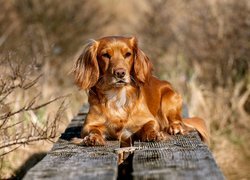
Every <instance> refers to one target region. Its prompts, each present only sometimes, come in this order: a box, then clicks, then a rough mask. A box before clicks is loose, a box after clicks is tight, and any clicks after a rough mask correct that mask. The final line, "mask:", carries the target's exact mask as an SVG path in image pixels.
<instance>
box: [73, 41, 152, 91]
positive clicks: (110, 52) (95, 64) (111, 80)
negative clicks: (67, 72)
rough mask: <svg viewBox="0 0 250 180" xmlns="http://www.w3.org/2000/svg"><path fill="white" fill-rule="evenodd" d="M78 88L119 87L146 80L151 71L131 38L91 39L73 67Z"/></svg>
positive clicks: (149, 65)
mask: <svg viewBox="0 0 250 180" xmlns="http://www.w3.org/2000/svg"><path fill="white" fill-rule="evenodd" d="M73 71H74V74H75V81H76V83H77V84H78V85H79V86H80V87H81V88H82V89H90V88H91V87H93V86H99V87H102V88H106V89H108V88H115V87H123V86H125V85H127V84H130V83H135V84H143V83H145V82H147V80H148V78H149V76H150V75H151V71H152V64H151V62H150V61H149V59H148V57H147V56H146V55H145V54H144V53H143V52H142V51H141V50H140V49H139V48H138V42H137V39H136V38H135V37H122V36H109V37H104V38H101V39H98V40H91V41H90V42H89V43H88V44H87V45H86V47H85V49H84V51H83V52H82V54H81V55H80V57H79V58H78V59H77V61H76V62H75V64H74V68H73Z"/></svg>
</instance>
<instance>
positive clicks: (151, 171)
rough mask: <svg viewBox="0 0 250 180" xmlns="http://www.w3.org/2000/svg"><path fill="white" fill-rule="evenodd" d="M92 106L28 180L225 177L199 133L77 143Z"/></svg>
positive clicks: (30, 174)
mask: <svg viewBox="0 0 250 180" xmlns="http://www.w3.org/2000/svg"><path fill="white" fill-rule="evenodd" d="M87 111H88V107H87V106H85V107H83V108H82V109H81V110H80V112H79V114H78V116H76V117H75V118H74V119H73V120H72V121H71V123H70V124H69V126H68V128H67V129H66V131H65V132H64V133H63V134H62V136H61V138H60V139H59V141H58V142H57V143H55V145H54V147H53V149H52V150H51V151H50V152H49V153H48V154H47V155H46V156H45V158H44V159H43V160H42V161H40V162H39V163H38V164H37V165H36V166H35V167H33V168H32V169H31V170H30V171H29V172H28V173H27V174H26V176H25V177H24V179H27V180H30V179H60V180H61V179H87V180H88V179H101V180H103V179H104V180H105V179H107V180H109V179H132V178H133V179H169V180H171V179H174V180H175V179H178V180H179V179H180V180H181V179H188V180H189V179H211V180H213V179H216V180H217V179H218V180H220V179H224V177H223V175H222V173H221V171H220V170H219V168H218V166H217V165H216V163H215V160H214V158H213V156H212V154H211V152H210V151H209V149H208V147H207V146H206V145H204V144H203V143H202V142H201V140H200V138H199V136H198V134H197V133H196V132H192V133H190V134H188V135H185V136H181V135H177V136H174V137H173V139H171V140H169V141H166V142H149V143H146V142H135V146H134V147H132V148H119V143H118V142H117V141H109V142H107V145H106V146H103V147H83V146H76V145H73V144H71V143H70V142H69V140H70V139H71V138H73V137H80V131H81V127H82V124H83V121H84V119H85V117H86V112H87Z"/></svg>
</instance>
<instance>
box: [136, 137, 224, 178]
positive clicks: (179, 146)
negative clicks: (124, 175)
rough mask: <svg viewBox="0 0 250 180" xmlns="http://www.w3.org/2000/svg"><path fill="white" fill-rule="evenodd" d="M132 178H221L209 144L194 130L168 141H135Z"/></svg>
mask: <svg viewBox="0 0 250 180" xmlns="http://www.w3.org/2000/svg"><path fill="white" fill-rule="evenodd" d="M136 146H137V147H139V148H140V149H139V150H136V151H135V152H134V156H133V173H132V175H133V178H134V179H168V180H176V179H178V180H181V179H188V180H189V179H209V180H221V179H224V177H223V175H222V173H221V171H220V170H219V168H218V166H217V165H216V162H215V160H214V158H213V156H212V154H211V152H210V151H209V149H208V147H207V146H206V145H205V144H203V143H202V142H201V140H200V138H199V136H198V133H197V132H192V133H190V134H188V135H185V136H181V135H177V136H175V137H173V139H172V140H170V141H167V142H150V143H145V142H141V143H139V142H137V143H136Z"/></svg>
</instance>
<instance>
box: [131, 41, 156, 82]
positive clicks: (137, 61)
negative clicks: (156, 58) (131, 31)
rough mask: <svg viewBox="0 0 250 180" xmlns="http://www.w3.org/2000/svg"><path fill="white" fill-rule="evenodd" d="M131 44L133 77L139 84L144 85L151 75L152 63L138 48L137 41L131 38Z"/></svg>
mask: <svg viewBox="0 0 250 180" xmlns="http://www.w3.org/2000/svg"><path fill="white" fill-rule="evenodd" d="M131 43H132V46H133V49H134V76H135V79H136V80H137V81H138V82H139V83H142V84H144V83H145V82H147V81H148V79H149V77H150V75H151V74H152V70H153V68H152V63H151V62H150V60H149V58H148V57H147V56H146V55H145V53H144V52H143V51H142V50H141V49H140V48H139V47H138V41H137V39H136V38H135V37H132V38H131Z"/></svg>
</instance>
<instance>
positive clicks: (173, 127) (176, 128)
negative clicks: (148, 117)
mask: <svg viewBox="0 0 250 180" xmlns="http://www.w3.org/2000/svg"><path fill="white" fill-rule="evenodd" d="M168 132H169V134H171V135H175V134H184V128H183V125H182V123H181V122H178V123H175V122H174V123H171V124H170V125H169V129H168Z"/></svg>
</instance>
